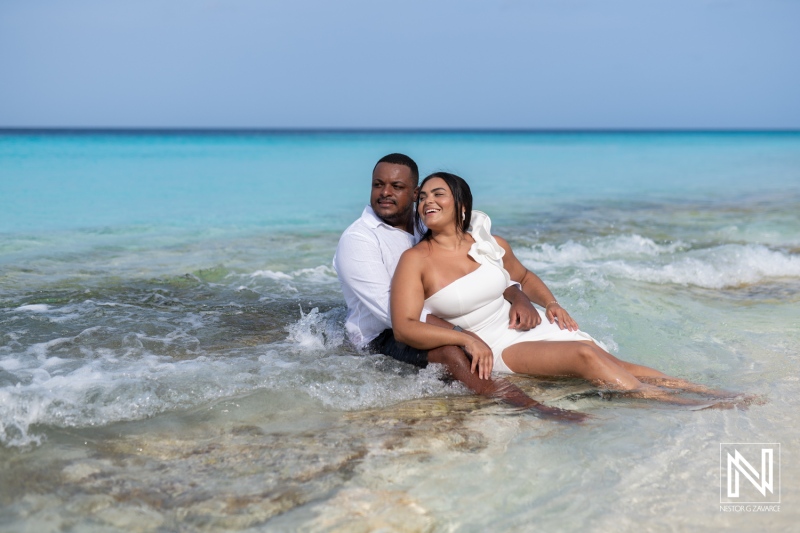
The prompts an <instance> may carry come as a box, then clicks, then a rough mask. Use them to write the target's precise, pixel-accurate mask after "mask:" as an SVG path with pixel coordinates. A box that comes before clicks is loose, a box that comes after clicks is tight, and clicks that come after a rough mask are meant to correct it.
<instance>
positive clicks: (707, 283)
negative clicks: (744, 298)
mask: <svg viewBox="0 0 800 533" xmlns="http://www.w3.org/2000/svg"><path fill="white" fill-rule="evenodd" d="M603 269H604V270H605V271H606V272H607V273H609V274H611V275H614V276H619V277H626V278H629V279H634V280H637V281H647V282H651V283H675V284H678V285H693V286H697V287H703V288H707V289H723V288H730V287H738V286H742V285H749V284H754V283H760V282H764V281H767V280H770V279H777V278H787V277H790V278H797V277H800V257H798V256H794V255H789V254H786V253H783V252H779V251H775V250H770V249H769V248H767V247H766V246H760V245H745V246H742V245H734V244H728V245H724V246H718V247H715V248H709V249H706V250H698V251H694V252H692V253H690V254H686V255H685V256H683V257H679V258H676V260H675V261H672V262H669V263H667V264H663V265H642V264H636V263H633V262H628V261H611V262H608V263H606V264H605V265H604V266H603Z"/></svg>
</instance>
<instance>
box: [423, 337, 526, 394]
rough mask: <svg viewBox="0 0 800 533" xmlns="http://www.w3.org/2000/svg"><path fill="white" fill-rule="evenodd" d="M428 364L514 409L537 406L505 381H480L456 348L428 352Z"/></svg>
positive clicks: (468, 361) (462, 351)
mask: <svg viewBox="0 0 800 533" xmlns="http://www.w3.org/2000/svg"><path fill="white" fill-rule="evenodd" d="M428 362H429V363H439V364H442V365H444V366H445V368H447V371H448V372H449V373H450V375H451V376H453V378H454V379H456V380H458V381H460V382H461V383H463V384H464V385H466V386H467V388H468V389H469V390H471V391H472V392H475V393H477V394H480V395H481V396H488V397H490V398H497V399H498V400H502V401H503V402H505V403H508V404H511V405H513V406H515V407H533V406H534V405H538V404H539V402H537V401H536V400H534V399H533V398H531V397H530V396H528V395H527V394H525V392H523V390H522V389H520V388H519V387H517V386H516V385H514V384H512V383H510V382H509V381H507V380H505V379H494V378H489V379H481V378H479V377H478V374H477V373H475V374H473V373H472V372H471V371H470V369H471V366H472V365H471V362H470V360H469V358H468V357H467V356H466V354H465V353H464V350H462V349H461V348H459V347H458V346H442V347H441V348H436V349H433V350H429V351H428Z"/></svg>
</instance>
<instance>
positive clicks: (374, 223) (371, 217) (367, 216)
mask: <svg viewBox="0 0 800 533" xmlns="http://www.w3.org/2000/svg"><path fill="white" fill-rule="evenodd" d="M361 219H362V220H363V221H364V223H365V224H366V225H367V226H368V227H369V228H371V229H375V228H377V227H378V226H383V227H384V228H388V229H392V230H395V231H402V232H403V233H407V232H406V231H405V230H402V229H398V228H395V227H394V226H390V225H389V224H387V223H386V222H384V221H383V220H381V219H380V218H378V215H376V214H375V211H374V210H373V209H372V206H371V205H368V206H367V207H365V208H364V212H363V213H361Z"/></svg>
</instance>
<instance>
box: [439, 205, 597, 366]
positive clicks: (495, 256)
mask: <svg viewBox="0 0 800 533" xmlns="http://www.w3.org/2000/svg"><path fill="white" fill-rule="evenodd" d="M490 230H491V221H490V220H489V217H488V216H487V215H486V214H485V213H483V212H481V211H473V212H472V221H471V224H470V227H469V230H468V231H469V233H470V235H472V237H473V238H474V239H475V244H473V245H472V247H471V248H470V250H469V255H470V257H472V258H473V259H474V260H475V261H477V262H478V263H479V265H480V266H479V267H478V269H477V270H475V271H473V272H470V273H469V274H467V275H466V276H463V277H460V278H458V279H457V280H455V281H454V282H452V283H450V284H449V285H447V286H446V287H444V288H442V289H440V290H439V291H438V292H436V293H435V294H432V295H431V296H430V297H429V298H427V299H426V300H425V309H427V310H429V311H430V312H431V313H432V314H434V315H436V316H438V317H440V318H443V319H444V320H447V321H448V322H450V323H451V324H454V325H457V326H461V327H462V328H464V329H465V330H469V331H471V332H473V333H475V334H476V335H478V336H479V337H480V338H481V339H483V341H484V342H485V343H486V344H488V345H489V347H490V348H491V349H492V353H493V355H494V369H493V371H495V372H505V373H513V371H512V370H511V369H509V368H508V366H506V364H505V362H504V361H503V357H502V355H503V350H505V349H506V348H507V347H508V346H511V345H512V344H517V343H519V342H528V341H586V340H589V341H593V342H597V341H595V339H593V338H592V337H591V336H590V335H589V334H588V333H585V332H583V331H580V330H579V331H569V330H567V329H563V330H562V329H560V328H559V327H558V324H556V323H553V324H551V323H550V321H549V320H548V319H547V317H546V316H545V315H544V313H543V312H542V311H541V310H539V309H537V311H538V312H539V315H540V316H541V317H542V322H541V323H540V324H539V325H538V326H536V327H535V328H533V329H531V330H528V331H518V330H514V329H508V325H509V316H508V313H509V310H510V309H511V304H510V303H509V302H508V301H507V300H506V299H505V298H504V297H503V292H504V291H505V290H506V288H508V286H509V285H511V284H512V282H511V278H510V276H509V274H508V272H507V271H506V269H505V268H503V255H505V250H503V248H502V247H501V246H500V245H499V244H498V243H497V241H496V240H495V238H494V237H492V235H491V232H490ZM597 344H598V345H599V346H602V344H601V343H599V342H597Z"/></svg>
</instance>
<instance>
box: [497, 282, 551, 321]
mask: <svg viewBox="0 0 800 533" xmlns="http://www.w3.org/2000/svg"><path fill="white" fill-rule="evenodd" d="M503 295H504V296H505V297H506V299H507V300H508V301H509V302H511V309H510V310H509V312H508V328H509V329H518V330H520V331H528V330H529V329H533V328H535V327H536V326H538V325H539V324H540V323H541V322H542V317H541V316H539V313H538V312H537V311H536V309H535V308H534V307H533V304H532V303H531V301H530V299H529V298H528V297H527V296H526V295H525V293H524V292H522V291H521V290H519V288H517V286H516V285H512V286H511V287H509V288H508V289H506V291H505V292H504V293H503Z"/></svg>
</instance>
